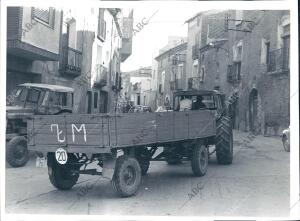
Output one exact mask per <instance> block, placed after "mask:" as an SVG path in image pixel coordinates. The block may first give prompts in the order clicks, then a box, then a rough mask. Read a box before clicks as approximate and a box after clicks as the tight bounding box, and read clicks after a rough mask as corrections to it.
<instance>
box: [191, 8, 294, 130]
mask: <svg viewBox="0 0 300 221" xmlns="http://www.w3.org/2000/svg"><path fill="white" fill-rule="evenodd" d="M194 20H196V21H199V22H198V24H199V25H198V26H197V25H194V26H195V27H194V28H193V26H192V25H191V24H190V23H192V22H193V23H194V24H195V23H196V22H195V21H194ZM188 23H189V36H188V39H194V38H196V39H197V37H196V35H197V33H200V34H198V35H199V36H200V37H199V38H198V39H199V46H197V48H198V49H197V50H196V52H195V54H196V59H194V60H192V61H190V58H187V61H189V63H188V62H187V63H188V67H187V75H188V77H187V88H195V89H210V90H211V89H216V90H220V91H221V92H223V93H225V94H226V95H227V97H234V98H235V99H234V102H232V105H231V113H232V117H233V125H234V128H236V129H241V130H244V131H252V132H254V133H259V134H264V135H279V134H280V132H281V130H282V129H284V128H286V127H288V126H289V100H290V95H289V79H290V72H289V47H290V43H289V42H290V32H289V27H290V19H289V12H288V11H280V10H278V11H266V10H264V11H262V10H256V11H254V10H251V11H250V10H249V11H247V10H245V11H231V10H230V11H221V12H204V13H200V14H198V15H197V16H195V17H194V18H193V19H192V20H191V19H190V20H188ZM190 29H191V30H190ZM196 30H197V31H196ZM188 44H189V43H188ZM189 48H190V47H189V46H188V53H187V54H188V55H190V54H192V53H191V52H193V51H192V50H190V51H189ZM196 60H197V61H196ZM193 64H197V65H198V67H195V69H193V68H194V66H193ZM193 70H195V72H196V73H197V74H198V76H196V79H192V80H190V78H193V77H195V75H194V74H193V73H194V72H193Z"/></svg>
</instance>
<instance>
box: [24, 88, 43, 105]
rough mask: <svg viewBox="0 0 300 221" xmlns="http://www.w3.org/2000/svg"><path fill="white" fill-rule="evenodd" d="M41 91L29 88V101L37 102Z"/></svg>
mask: <svg viewBox="0 0 300 221" xmlns="http://www.w3.org/2000/svg"><path fill="white" fill-rule="evenodd" d="M40 93H41V92H40V91H39V90H36V89H30V90H28V95H27V102H30V103H37V102H38V101H39V97H40Z"/></svg>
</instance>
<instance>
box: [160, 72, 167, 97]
mask: <svg viewBox="0 0 300 221" xmlns="http://www.w3.org/2000/svg"><path fill="white" fill-rule="evenodd" d="M165 77H166V72H165V71H163V72H161V87H162V88H161V91H162V92H163V91H164V88H165Z"/></svg>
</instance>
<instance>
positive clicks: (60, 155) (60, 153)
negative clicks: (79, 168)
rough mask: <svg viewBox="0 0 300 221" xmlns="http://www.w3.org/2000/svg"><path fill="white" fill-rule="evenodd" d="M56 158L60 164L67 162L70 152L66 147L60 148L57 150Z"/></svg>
mask: <svg viewBox="0 0 300 221" xmlns="http://www.w3.org/2000/svg"><path fill="white" fill-rule="evenodd" d="M55 158H56V161H57V162H58V163H59V164H66V162H67V161H68V153H67V151H66V150H65V149H64V148H61V147H60V148H58V149H57V150H56V151H55Z"/></svg>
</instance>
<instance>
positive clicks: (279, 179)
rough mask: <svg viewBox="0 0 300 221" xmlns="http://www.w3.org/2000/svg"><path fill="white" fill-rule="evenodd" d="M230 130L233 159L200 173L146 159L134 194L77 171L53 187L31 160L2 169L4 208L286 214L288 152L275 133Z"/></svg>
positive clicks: (185, 165)
mask: <svg viewBox="0 0 300 221" xmlns="http://www.w3.org/2000/svg"><path fill="white" fill-rule="evenodd" d="M247 135H248V134H247V133H241V132H237V131H235V133H234V161H233V164H232V165H228V166H221V165H218V164H217V163H216V158H215V155H213V156H212V157H211V159H210V160H209V167H208V172H207V174H206V175H205V176H204V177H193V175H192V171H191V166H190V163H188V162H185V163H183V164H181V165H176V166H170V165H167V164H166V163H165V162H151V166H150V169H149V172H148V174H147V175H146V176H144V177H143V179H142V183H141V186H140V188H139V191H138V193H137V194H136V195H135V196H133V197H130V198H119V197H118V196H117V195H116V194H115V193H114V192H113V190H112V188H111V186H110V182H109V181H108V180H106V179H104V178H100V177H97V176H89V175H81V177H80V179H79V182H78V183H77V184H76V185H75V186H74V187H73V189H71V190H69V191H59V190H56V189H55V188H54V187H53V186H52V185H51V184H50V182H49V180H48V174H47V169H46V168H36V167H35V160H34V159H32V160H31V161H30V162H28V164H27V165H26V166H25V167H22V168H11V167H9V166H7V168H6V212H7V213H9V214H11V213H26V214H27V213H30V214H33V213H36V214H93V215H96V214H97V215H154V216H155V215H176V216H183V215H184V216H251V217H253V216H272V217H274V216H289V186H290V184H289V180H290V179H289V171H290V169H289V165H290V163H289V162H290V158H289V153H287V152H285V151H284V149H283V147H282V144H281V140H280V138H279V137H276V138H274V137H263V136H256V137H253V138H249V137H248V138H247Z"/></svg>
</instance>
